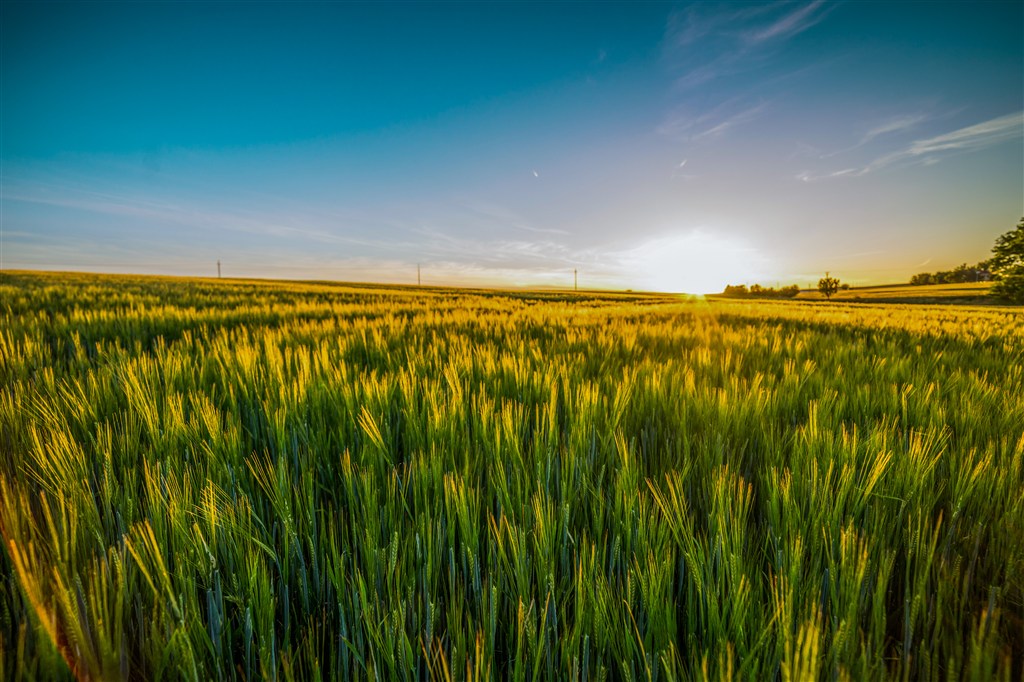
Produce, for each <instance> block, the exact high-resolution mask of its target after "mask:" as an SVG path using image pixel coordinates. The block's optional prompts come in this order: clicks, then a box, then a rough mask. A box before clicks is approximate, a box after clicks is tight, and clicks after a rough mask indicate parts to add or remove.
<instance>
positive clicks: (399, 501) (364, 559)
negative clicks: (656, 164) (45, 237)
mask: <svg viewBox="0 0 1024 682" xmlns="http://www.w3.org/2000/svg"><path fill="white" fill-rule="evenodd" d="M0 306H2V307H0V378H2V390H0V530H2V534H3V545H4V552H3V553H2V555H0V644H2V646H0V656H2V659H0V677H2V678H3V679H5V680H51V679H52V680H65V679H74V678H77V679H79V680H218V681H223V680H231V681H240V680H253V679H266V680H347V679H356V680H363V679H373V680H422V679H438V680H449V679H451V680H504V679H508V680H662V681H671V680H691V679H715V680H718V679H741V680H786V681H788V680H882V679H899V680H909V679H924V680H932V679H936V680H937V679H942V680H958V679H967V680H979V681H980V680H1011V679H1012V680H1018V679H1022V675H1024V672H1022V669H1024V665H1022V660H1024V577H1022V576H1024V401H1022V399H1021V396H1022V395H1024V363H1022V362H1021V359H1022V357H1024V314H1022V313H1021V311H1019V310H1012V309H1007V308H996V307H986V308H969V307H957V306H928V305H906V306H900V305H872V304H865V303H859V304H844V303H841V302H832V303H824V302H814V301H788V302H765V301H726V300H710V301H709V300H685V299H681V298H673V297H667V296H642V295H636V296H627V295H605V294H596V293H586V294H584V293H580V294H573V293H569V292H566V293H558V292H551V293H528V292H497V291H495V292H487V291H465V290H463V291H458V290H441V289H426V288H425V289H416V288H400V287H390V288H389V287H370V286H342V285H332V284H327V283H273V282H256V281H252V282H245V281H229V280H223V281H218V280H198V279H171V278H144V277H118V276H99V275H78V274H42V273H10V272H8V273H5V274H3V275H0Z"/></svg>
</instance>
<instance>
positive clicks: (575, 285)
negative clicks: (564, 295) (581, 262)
mask: <svg viewBox="0 0 1024 682" xmlns="http://www.w3.org/2000/svg"><path fill="white" fill-rule="evenodd" d="M572 290H573V291H579V290H580V280H579V278H578V277H577V274H576V268H573V269H572Z"/></svg>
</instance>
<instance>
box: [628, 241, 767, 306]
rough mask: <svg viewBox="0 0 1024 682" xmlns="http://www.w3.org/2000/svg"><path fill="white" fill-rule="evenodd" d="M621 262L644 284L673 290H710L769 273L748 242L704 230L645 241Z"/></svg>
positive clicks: (689, 291)
mask: <svg viewBox="0 0 1024 682" xmlns="http://www.w3.org/2000/svg"><path fill="white" fill-rule="evenodd" d="M625 262H626V265H627V267H629V268H630V269H631V270H632V272H633V273H636V276H637V278H638V280H639V282H638V284H640V285H641V286H643V287H644V288H647V289H652V290H655V291H664V292H673V293H685V294H714V293H719V292H721V291H722V290H723V289H725V286H726V285H727V284H738V283H742V282H747V281H749V280H751V279H752V278H754V279H756V278H764V277H766V276H768V275H769V273H767V272H766V267H765V266H766V259H765V258H764V256H762V255H761V254H759V253H758V252H757V251H756V250H755V249H754V248H753V247H752V246H751V245H750V244H748V243H746V242H745V241H743V240H741V239H737V238H733V237H722V236H718V235H716V234H714V233H712V232H710V231H706V230H694V231H692V232H689V233H687V234H677V235H669V236H664V237H660V238H658V239H654V240H651V241H648V242H646V243H644V244H643V245H641V246H639V247H637V248H635V249H633V250H631V251H629V252H628V254H627V257H626V259H625Z"/></svg>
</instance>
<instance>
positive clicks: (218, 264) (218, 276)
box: [217, 260, 220, 279]
mask: <svg viewBox="0 0 1024 682" xmlns="http://www.w3.org/2000/svg"><path fill="white" fill-rule="evenodd" d="M217 279H220V260H218V261H217Z"/></svg>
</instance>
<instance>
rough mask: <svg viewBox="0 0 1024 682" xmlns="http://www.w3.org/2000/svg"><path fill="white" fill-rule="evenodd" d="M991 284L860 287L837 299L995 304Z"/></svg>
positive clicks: (812, 294)
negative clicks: (990, 293) (991, 293)
mask: <svg viewBox="0 0 1024 682" xmlns="http://www.w3.org/2000/svg"><path fill="white" fill-rule="evenodd" d="M991 286H992V283H991V282H966V283H959V284H925V285H920V286H911V285H909V284H901V285H896V286H879V287H856V288H852V289H845V290H840V291H839V292H838V293H836V295H835V296H834V297H833V299H834V300H837V301H844V300H846V301H870V302H875V303H887V302H888V303H940V304H948V303H954V304H966V305H993V304H994V303H995V302H994V301H992V300H991V299H990V298H989V296H988V290H989V288H991ZM799 298H802V299H813V300H824V299H825V297H824V296H822V295H821V294H820V293H818V292H817V291H804V292H801V294H800V296H799Z"/></svg>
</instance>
